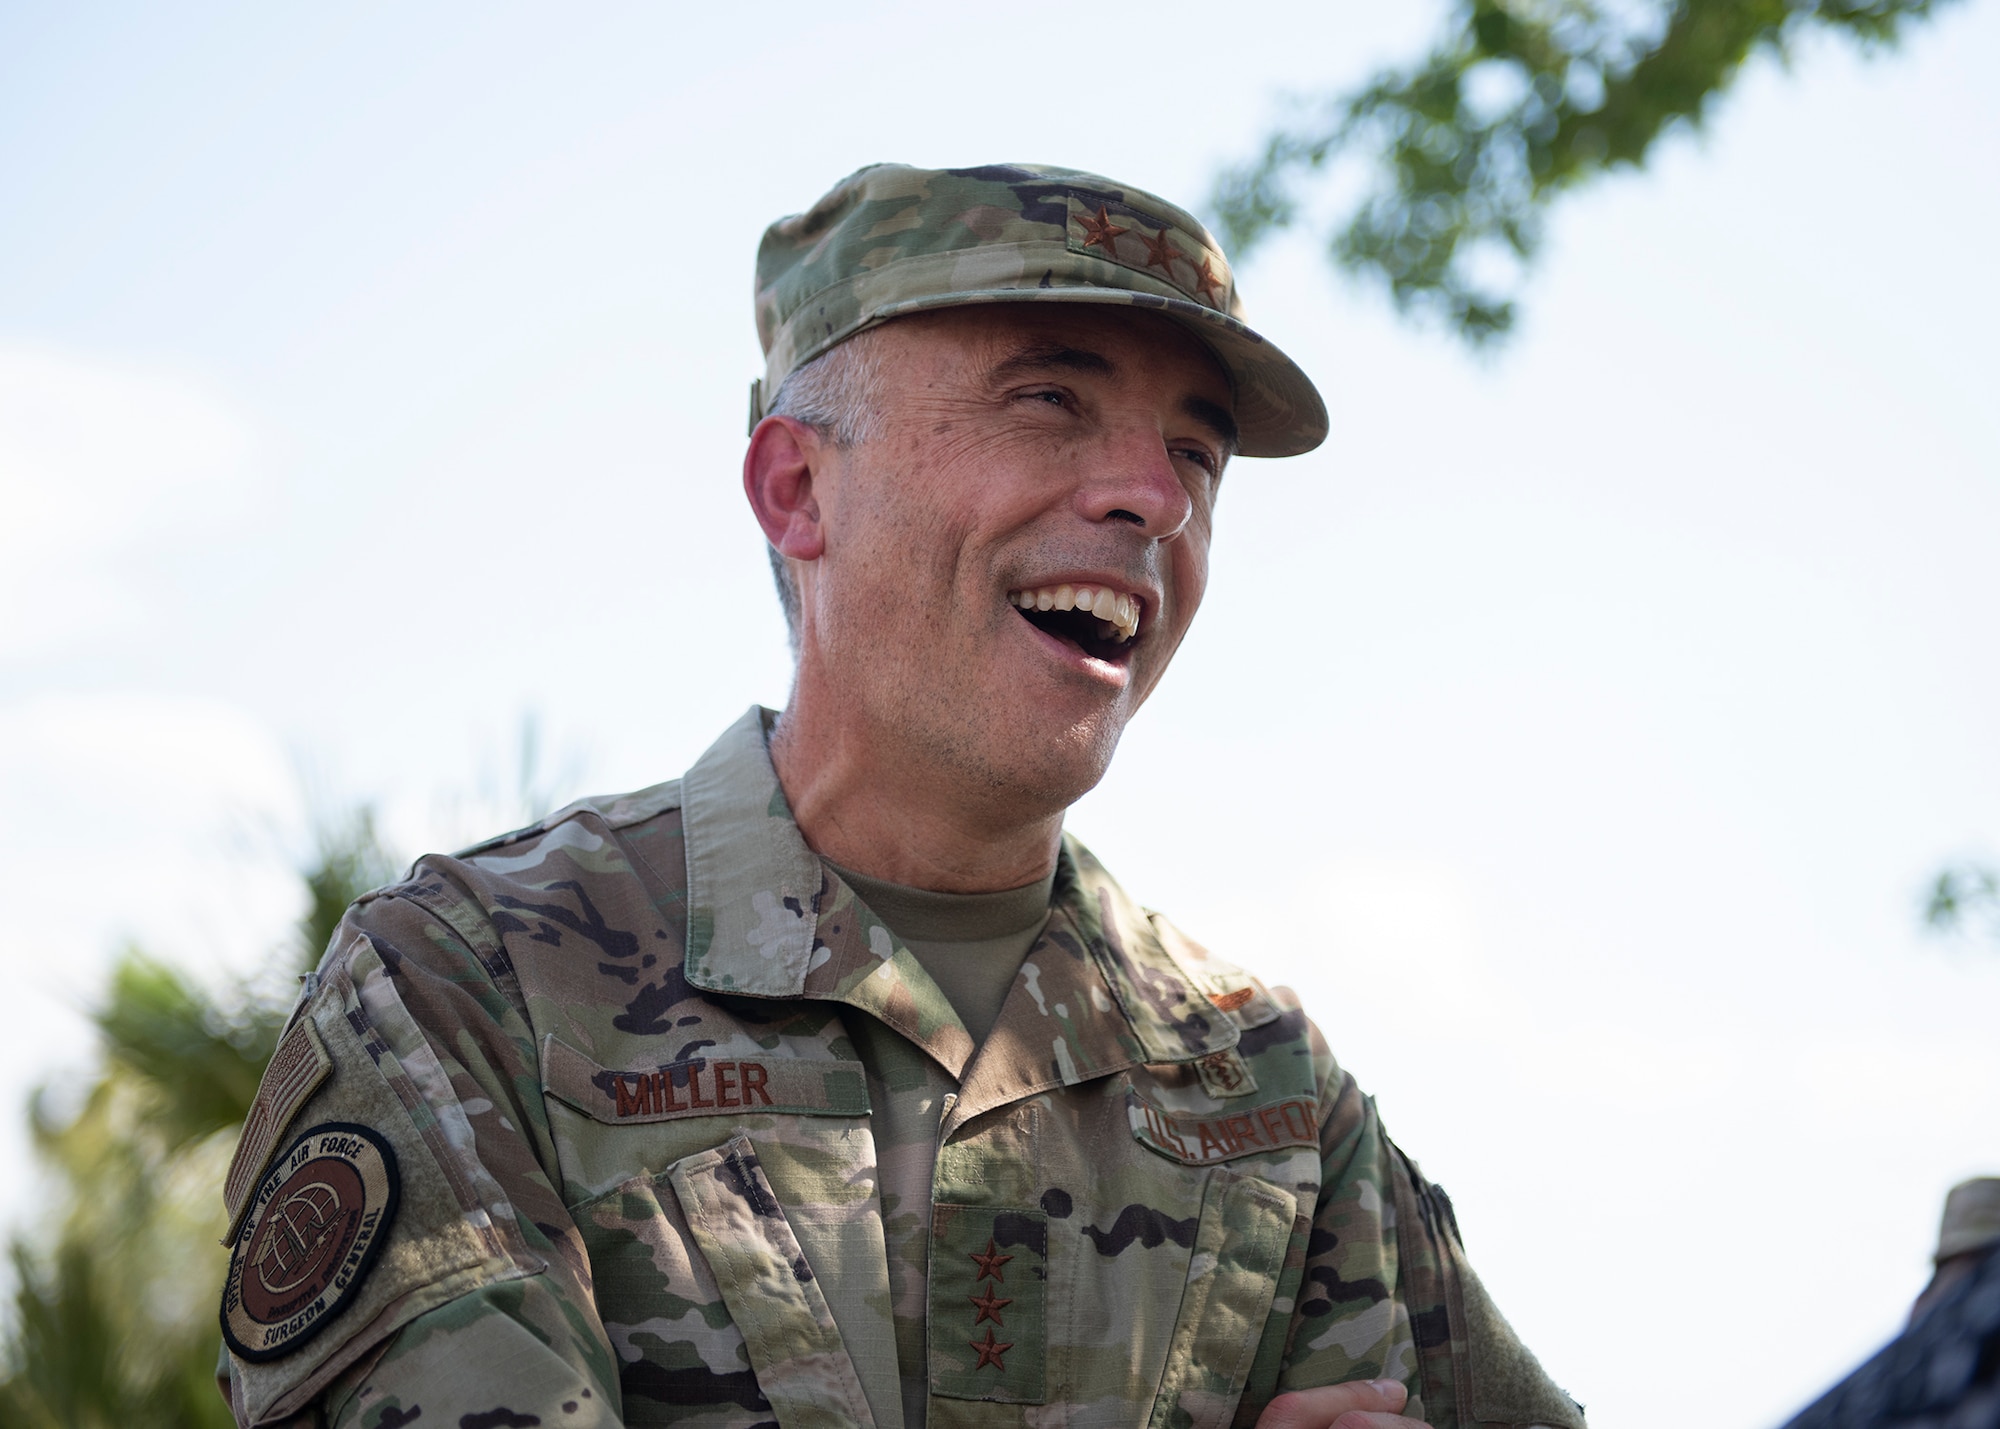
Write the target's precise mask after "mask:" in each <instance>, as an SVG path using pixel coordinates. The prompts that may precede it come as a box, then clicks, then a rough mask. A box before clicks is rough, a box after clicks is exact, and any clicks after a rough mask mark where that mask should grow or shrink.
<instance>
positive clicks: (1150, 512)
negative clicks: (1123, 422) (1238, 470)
mask: <svg viewBox="0 0 2000 1429" xmlns="http://www.w3.org/2000/svg"><path fill="white" fill-rule="evenodd" d="M1077 499H1078V501H1079V503H1080V504H1081V509H1082V514H1083V516H1084V518H1085V519H1086V520H1088V521H1092V522H1099V521H1124V522H1128V523H1130V524H1131V525H1134V526H1137V527H1138V528H1139V529H1140V530H1142V531H1144V532H1145V533H1146V534H1147V535H1148V536H1151V537H1152V538H1153V539H1154V540H1156V541H1170V540H1172V539H1173V538H1174V537H1175V536H1178V535H1179V534H1180V533H1181V531H1182V530H1183V529H1184V528H1185V527H1186V526H1187V523H1188V521H1189V520H1190V519H1191V518H1192V517H1193V515H1194V501H1193V499H1192V498H1191V497H1190V496H1189V495H1188V490H1187V487H1186V486H1185V485H1184V484H1183V482H1182V480H1181V474H1180V472H1179V471H1178V470H1176V469H1175V467H1174V459H1173V457H1172V456H1171V455H1170V454H1169V453H1168V451H1167V444H1166V441H1165V440H1164V439H1163V438H1162V437H1161V435H1160V434H1159V432H1157V431H1152V432H1134V433H1132V434H1131V435H1130V436H1128V437H1127V438H1125V439H1124V440H1122V441H1120V442H1118V443H1117V444H1116V445H1115V447H1113V449H1112V450H1110V451H1108V452H1106V453H1105V459H1104V460H1103V463H1102V465H1101V466H1100V468H1099V470H1098V472H1097V474H1096V476H1095V477H1093V478H1092V479H1091V480H1088V481H1086V482H1085V483H1084V484H1083V486H1082V488H1081V489H1080V490H1079V491H1078V493H1077Z"/></svg>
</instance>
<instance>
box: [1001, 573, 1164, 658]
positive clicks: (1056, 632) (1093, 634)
mask: <svg viewBox="0 0 2000 1429" xmlns="http://www.w3.org/2000/svg"><path fill="white" fill-rule="evenodd" d="M1007 600H1008V603H1009V604H1011V605H1013V606H1014V607H1015V608H1016V609H1017V610H1019V611H1020V612H1021V618H1022V619H1023V620H1026V621H1027V622H1028V623H1029V624H1030V625H1032V626H1034V627H1035V628H1036V629H1037V630H1040V631H1042V632H1043V633H1044V634H1047V635H1053V636H1054V637H1055V638H1056V639H1058V640H1066V641H1068V642H1069V643H1070V644H1072V645H1074V646H1076V648H1077V649H1079V650H1081V651H1082V652H1083V653H1084V654H1086V655H1088V656H1090V657H1091V658H1092V659H1093V660H1105V661H1108V662H1110V663H1112V664H1123V663H1124V662H1125V659H1126V657H1128V656H1129V655H1130V654H1131V653H1132V642H1133V641H1134V640H1135V639H1136V638H1137V637H1138V634H1139V619H1140V615H1141V613H1142V611H1141V606H1140V602H1139V598H1138V597H1137V596H1131V595H1120V594H1119V593H1118V592H1117V591H1114V590H1107V589H1105V588H1104V587H1102V586H1072V585H1053V586H1037V587H1034V588H1032V589H1025V590H1015V591H1009V592H1008V593H1007Z"/></svg>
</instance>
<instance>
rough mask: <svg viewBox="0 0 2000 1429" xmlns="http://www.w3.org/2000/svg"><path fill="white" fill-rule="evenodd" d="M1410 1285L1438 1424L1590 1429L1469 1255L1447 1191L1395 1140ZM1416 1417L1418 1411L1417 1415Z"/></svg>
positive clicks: (1427, 1393) (1405, 1283)
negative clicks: (1425, 1174) (1517, 1330)
mask: <svg viewBox="0 0 2000 1429" xmlns="http://www.w3.org/2000/svg"><path fill="white" fill-rule="evenodd" d="M1390 1154H1391V1155H1392V1156H1393V1157H1394V1158H1395V1162H1396V1166H1395V1171H1396V1174H1395V1175H1394V1176H1392V1178H1391V1179H1392V1180H1393V1181H1394V1183H1395V1195H1396V1223H1397V1241H1398V1248H1399V1250H1400V1252H1401V1255H1402V1260H1403V1268H1402V1288H1403V1293H1404V1294H1405V1296H1406V1297H1407V1300H1408V1303H1409V1308H1410V1328H1411V1332H1412V1335H1413V1337H1414V1339H1415V1341H1416V1350H1417V1357H1418V1361H1419V1363H1420V1365H1421V1368H1422V1376H1421V1384H1420V1386H1419V1389H1420V1391H1421V1394H1422V1397H1423V1408H1424V1410H1425V1412H1426V1414H1427V1415H1428V1416H1430V1417H1429V1418H1428V1420H1427V1422H1429V1423H1430V1424H1433V1425H1435V1426H1438V1429H1453V1426H1461V1429H1472V1426H1510V1429H1511V1426H1517V1425H1518V1426H1525V1425H1548V1426H1550V1429H1585V1425H1584V1418H1583V1407H1582V1406H1581V1405H1579V1404H1578V1403H1577V1402H1576V1401H1575V1400H1573V1399H1571V1398H1570V1397H1569V1395H1567V1394H1565V1393H1564V1392H1563V1391H1562V1390H1561V1389H1560V1388H1559V1387H1557V1385H1556V1382H1555V1381H1554V1380H1552V1379H1550V1378H1549V1376H1548V1373H1547V1372H1546V1371H1545V1370H1543V1368H1542V1365H1541V1361H1540V1360H1538V1359H1536V1358H1535V1355H1534V1352H1533V1351H1532V1350H1530V1349H1529V1348H1528V1347H1527V1346H1526V1345H1524V1344H1522V1343H1521V1338H1520V1336H1518V1335H1516V1334H1515V1333H1514V1327H1513V1326H1512V1325H1510V1324H1508V1323H1507V1318H1506V1316H1504V1315H1502V1314H1501V1313H1500V1309H1499V1307H1498V1306H1496V1305H1495V1304H1494V1303H1493V1299H1492V1297H1491V1296H1489V1295H1488V1294H1487V1293H1486V1287H1485V1286H1484V1285H1482V1284H1481V1283H1480V1280H1479V1276H1478V1274H1477V1273H1476V1272H1475V1271H1474V1270H1473V1268H1472V1266H1471V1264H1470V1263H1469V1262H1468V1261H1467V1259H1466V1256H1465V1246H1464V1244H1463V1243H1462V1242H1461V1241H1460V1240H1459V1236H1458V1218H1457V1216H1456V1215H1455V1214H1454V1213H1453V1211H1452V1207H1451V1201H1450V1199H1449V1198H1447V1197H1446V1196H1445V1194H1444V1192H1443V1190H1442V1189H1440V1188H1439V1187H1437V1186H1433V1185H1431V1184H1430V1183H1429V1182H1428V1181H1426V1180H1424V1178H1423V1175H1422V1173H1421V1172H1419V1171H1418V1170H1417V1167H1416V1164H1415V1163H1414V1162H1412V1161H1411V1160H1410V1159H1409V1158H1408V1157H1407V1156H1405V1155H1403V1153H1402V1150H1401V1148H1399V1147H1396V1146H1395V1145H1394V1144H1393V1143H1391V1147H1390ZM1411 1412H1413V1413H1414V1412H1415V1411H1411Z"/></svg>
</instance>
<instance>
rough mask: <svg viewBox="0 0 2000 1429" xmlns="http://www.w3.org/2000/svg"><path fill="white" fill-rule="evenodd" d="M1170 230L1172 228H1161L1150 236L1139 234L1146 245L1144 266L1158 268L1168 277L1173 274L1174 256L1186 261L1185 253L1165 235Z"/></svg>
mask: <svg viewBox="0 0 2000 1429" xmlns="http://www.w3.org/2000/svg"><path fill="white" fill-rule="evenodd" d="M1171 232H1173V230H1172V229H1170V228H1163V229H1161V230H1160V231H1159V232H1158V233H1156V234H1154V235H1153V236H1152V237H1151V238H1148V237H1147V236H1146V235H1145V234H1143V233H1141V234H1140V235H1139V241H1140V242H1141V243H1143V244H1145V245H1146V266H1147V267H1148V268H1158V269H1159V270H1160V271H1161V272H1162V273H1165V274H1166V275H1167V277H1169V278H1172V277H1173V276H1174V260H1175V259H1176V258H1179V259H1180V260H1181V261H1182V262H1186V261H1187V255H1186V254H1184V253H1182V252H1181V250H1180V249H1178V248H1176V247H1175V246H1174V244H1173V241H1172V240H1171V239H1170V238H1168V237H1167V235H1168V234H1169V233H1171Z"/></svg>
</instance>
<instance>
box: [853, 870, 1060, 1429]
mask: <svg viewBox="0 0 2000 1429" xmlns="http://www.w3.org/2000/svg"><path fill="white" fill-rule="evenodd" d="M831 866H832V868H833V869H834V871H835V872H836V873H838V874H839V875H840V876H841V877H842V878H843V879H845V880H846V882H847V885H848V886H849V887H850V888H852V889H853V890H854V892H855V893H856V895H857V896H859V897H860V899H861V901H862V902H863V903H866V904H867V905H868V907H869V909H870V911H872V912H873V913H874V914H875V916H876V917H878V918H880V919H881V920H882V921H883V922H884V923H886V924H887V925H888V926H889V930H890V931H891V932H892V933H894V934H895V935H896V937H897V939H898V941H900V942H901V943H902V944H903V946H904V947H906V948H908V949H909V950H910V955H911V956H912V957H914V958H915V959H916V960H917V962H918V963H919V964H921V965H922V967H923V970H924V971H925V972H927V973H929V974H930V976H931V981H933V982H935V983H936V984H937V985H938V990H939V991H940V992H942V993H943V994H944V995H945V997H946V998H947V999H948V1000H949V1001H950V1003H951V1005H952V1009H953V1010H954V1011H955V1012H957V1013H958V1020H959V1021H960V1022H963V1023H964V1024H965V1030H966V1031H967V1032H969V1033H970V1034H971V1035H972V1040H973V1042H974V1044H975V1045H976V1044H978V1043H980V1042H983V1041H985V1040H986V1034H987V1033H988V1032H990V1031H992V1030H993V1024H994V1022H995V1021H996V1020H997V1019H998V1018H999V1016H1000V1007H1001V1004H1003V1003H1004V1002H1006V1000H1007V993H1008V990H1009V989H1010V988H1012V987H1013V985H1014V979H1015V978H1016V977H1018V976H1019V975H1020V972H1021V964H1022V963H1023V962H1024V961H1026V960H1027V956H1028V950H1029V949H1030V948H1032V947H1034V945H1035V939H1037V938H1039V937H1040V936H1041V934H1042V926H1043V925H1044V924H1045V923H1047V922H1048V920H1049V898H1050V897H1051V896H1052V894H1053V893H1054V891H1055V880H1056V876H1055V872H1054V870H1050V872H1049V876H1048V877H1047V878H1044V879H1043V880H1041V881H1040V882H1039V883H1030V884H1028V885H1026V886H1025V887H1022V888H1009V889H1004V890H1002V891H1001V892H999V893H933V892H931V891H930V890H929V889H924V888H910V887H906V886H905V885H903V884H900V883H884V882H883V881H882V880H881V879H879V878H870V877H868V876H867V875H866V874H860V873H855V872H853V871H851V870H849V869H845V868H842V867H840V865H838V864H832V865H831ZM852 1030H853V1032H854V1034H855V1036H856V1037H857V1038H858V1039H863V1040H867V1041H869V1042H871V1043H874V1042H877V1041H878V1040H881V1039H878V1038H877V1037H876V1035H875V1034H876V1032H878V1031H881V1030H883V1029H879V1028H875V1027H874V1026H873V1025H872V1024H870V1025H869V1026H867V1027H855V1028H853V1029H852ZM889 1041H890V1042H892V1043H900V1044H901V1049H906V1051H907V1055H904V1056H898V1055H895V1054H894V1052H893V1051H892V1047H891V1045H888V1044H887V1043H885V1045H882V1046H879V1047H877V1048H875V1049H874V1056H873V1057H872V1058H868V1059H865V1060H868V1061H869V1063H870V1065H871V1066H872V1067H875V1068H878V1069H880V1071H881V1073H882V1074H883V1075H885V1076H886V1077H887V1078H888V1079H889V1080H890V1082H891V1083H892V1084H891V1085H886V1086H882V1087H875V1086H871V1087H870V1088H869V1090H870V1093H871V1095H870V1098H869V1099H870V1101H871V1103H872V1104H873V1106H874V1111H873V1113H872V1115H873V1117H874V1119H875V1121H876V1123H877V1124H878V1127H879V1129H880V1135H879V1136H878V1137H877V1139H876V1144H877V1145H878V1146H883V1147H896V1148H898V1151H897V1154H895V1155H884V1156H883V1157H882V1159H881V1163H880V1166H879V1174H880V1177H881V1184H880V1186H879V1187H878V1190H879V1191H880V1194H881V1198H882V1232H883V1237H884V1240H885V1241H886V1242H887V1245H888V1248H889V1264H890V1265H891V1266H892V1267H902V1268H903V1269H905V1270H906V1271H907V1272H908V1274H907V1275H905V1276H902V1277H900V1283H892V1284H891V1286H890V1292H889V1293H890V1296H891V1298H892V1299H893V1300H894V1302H895V1305H894V1312H895V1321H896V1359H897V1362H898V1364H899V1366H900V1368H901V1373H902V1380H903V1423H904V1425H905V1429H922V1426H923V1423H924V1412H925V1409H926V1407H927V1401H928V1398H929V1383H928V1380H929V1366H928V1363H927V1351H926V1346H925V1343H924V1313H925V1309H926V1305H927V1300H926V1286H925V1276H926V1273H927V1269H926V1267H927V1263H928V1260H929V1247H930V1224H931V1185H932V1181H933V1179H934V1177H935V1175H936V1167H937V1137H936V1135H935V1133H936V1131H937V1127H938V1123H939V1121H940V1120H941V1119H942V1118H943V1116H944V1111H945V1107H944V1098H945V1097H946V1095H947V1094H949V1093H952V1092H956V1091H957V1090H958V1082H957V1081H956V1080H955V1079H954V1078H953V1077H952V1076H951V1074H950V1073H949V1072H947V1071H945V1070H944V1068H942V1067H940V1066H939V1065H938V1064H937V1063H935V1062H933V1061H932V1060H931V1059H930V1058H929V1057H926V1056H924V1055H923V1054H922V1053H921V1052H918V1051H916V1050H915V1049H914V1048H909V1047H908V1044H907V1043H901V1039H900V1038H895V1037H894V1034H889ZM974 1055H975V1056H977V1055H978V1054H977V1053H976V1052H975V1053H974ZM899 1067H900V1069H901V1070H900V1075H898V1072H897V1070H896V1069H898V1068H899Z"/></svg>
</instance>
